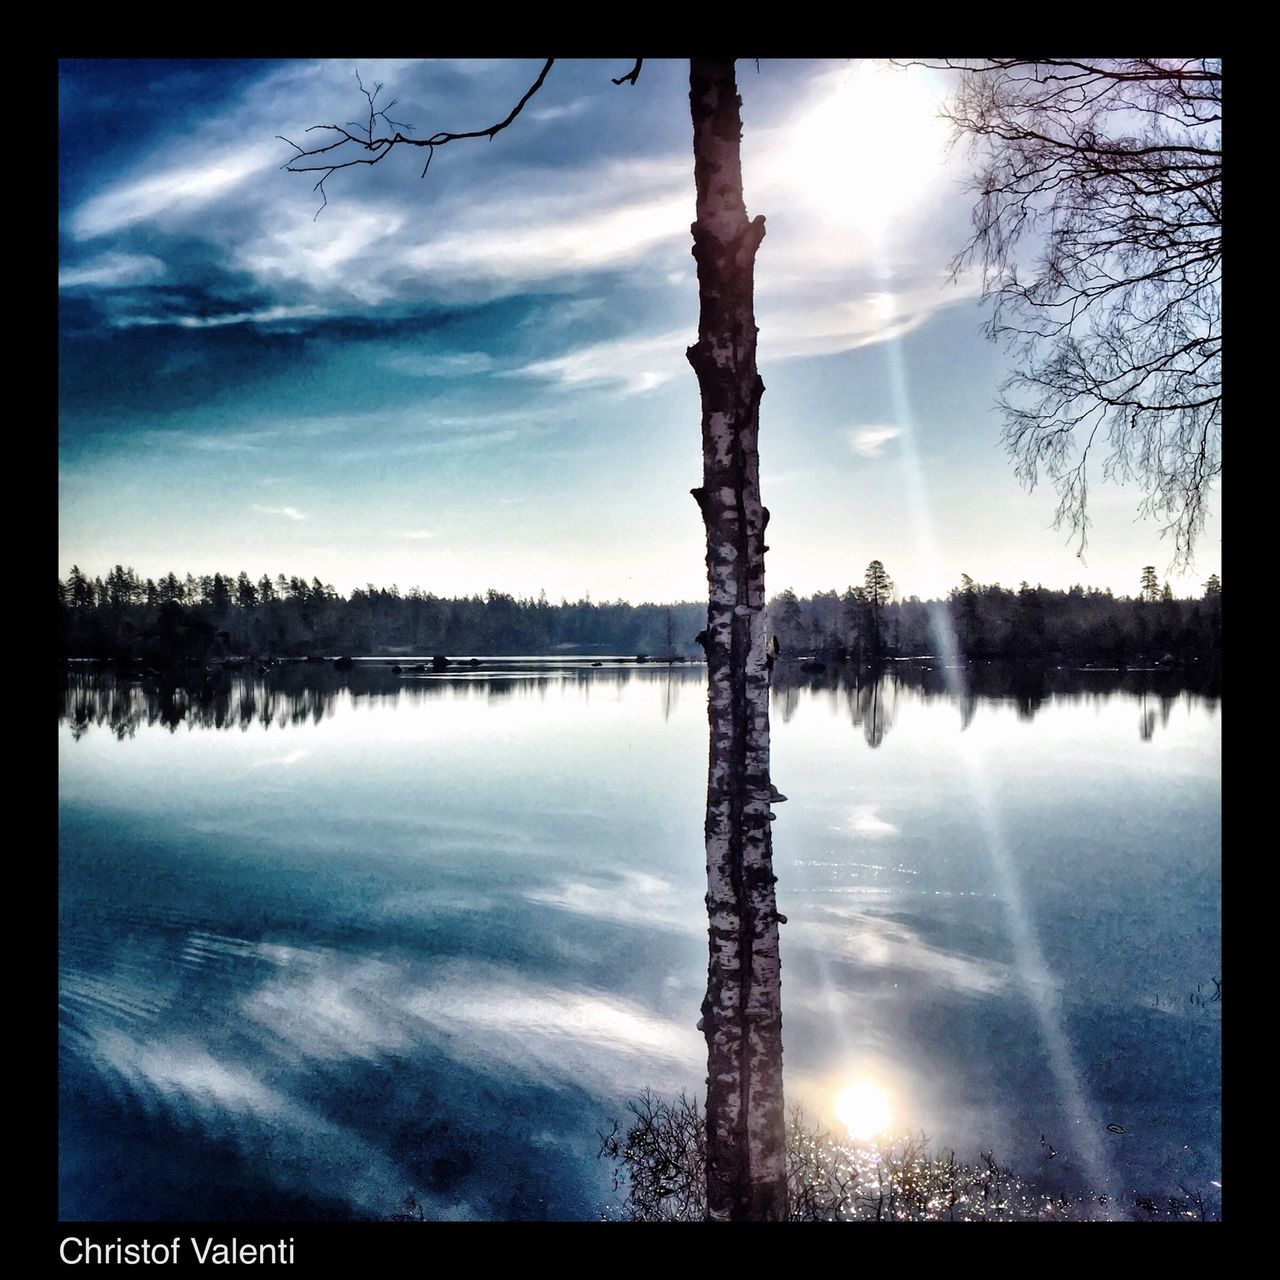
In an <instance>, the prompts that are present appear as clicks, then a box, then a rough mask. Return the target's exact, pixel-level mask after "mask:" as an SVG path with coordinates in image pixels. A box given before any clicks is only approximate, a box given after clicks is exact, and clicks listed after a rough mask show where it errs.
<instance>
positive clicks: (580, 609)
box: [58, 565, 706, 666]
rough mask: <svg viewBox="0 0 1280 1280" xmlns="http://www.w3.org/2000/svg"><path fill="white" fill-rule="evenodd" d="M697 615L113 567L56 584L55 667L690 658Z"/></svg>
mask: <svg viewBox="0 0 1280 1280" xmlns="http://www.w3.org/2000/svg"><path fill="white" fill-rule="evenodd" d="M705 612H706V609H705V606H704V605H701V604H670V605H658V604H647V603H646V604H636V605H633V604H628V603H626V602H625V601H621V600H617V601H609V602H603V603H596V602H594V601H592V600H591V599H590V597H589V596H588V597H585V598H583V599H581V600H576V601H573V602H570V601H566V600H561V601H560V603H559V604H552V603H551V602H550V601H549V600H548V599H547V598H546V594H545V593H543V594H541V595H539V596H538V598H537V599H525V598H518V597H516V596H513V595H510V594H508V593H506V592H503V591H497V590H489V591H488V592H486V593H485V594H484V595H472V596H465V597H441V596H437V595H434V594H433V593H431V592H425V591H422V590H420V589H419V588H416V587H415V588H413V589H412V590H410V591H408V592H405V593H403V594H402V593H401V591H400V589H399V588H398V587H396V586H391V587H375V586H374V585H373V584H372V583H370V584H369V585H367V586H365V587H363V588H356V589H355V590H353V591H352V592H351V593H350V594H349V595H346V596H344V595H342V594H341V593H340V592H338V591H337V590H336V589H335V588H334V587H333V585H332V584H329V583H322V582H321V581H320V580H319V578H312V579H311V580H310V581H307V579H305V578H299V577H297V576H291V577H288V578H286V577H285V576H284V574H279V575H277V576H276V577H275V578H271V577H269V576H268V575H265V574H264V575H263V576H262V577H260V578H258V579H257V580H256V581H255V580H254V579H252V578H250V576H249V575H248V574H247V573H244V572H241V573H239V574H236V575H234V576H233V575H231V574H223V573H214V574H206V575H203V576H199V577H197V576H194V575H192V574H187V575H186V576H185V577H183V578H179V577H178V576H177V575H176V574H174V573H169V574H167V575H166V576H165V577H163V578H160V579H159V580H155V579H152V578H145V579H144V578H140V577H139V576H138V575H137V574H136V573H135V572H134V571H133V570H132V569H131V568H126V567H124V566H122V565H116V566H115V567H114V568H113V569H112V570H111V571H110V572H109V573H108V574H107V575H106V577H105V578H104V577H101V576H99V577H95V578H92V579H90V578H89V577H87V576H86V575H85V574H84V573H83V572H82V571H81V570H80V568H79V566H73V567H72V569H71V572H70V574H69V575H68V577H67V578H66V580H65V581H64V580H62V579H59V582H58V618H59V625H58V648H59V653H60V654H61V655H62V656H64V657H77V658H121V659H126V660H131V659H139V660H142V661H146V662H149V663H151V664H152V665H163V666H173V665H183V664H201V663H206V662H209V661H214V660H217V659H219V658H223V657H227V656H250V655H252V656H261V657H304V656H333V655H339V654H355V655H361V654H369V655H372V654H386V655H394V654H398V653H415V654H432V655H434V654H455V655H457V654H478V653H484V654H493V655H517V654H541V653H554V652H566V651H581V652H606V651H607V652H617V653H626V654H646V655H649V656H652V657H663V658H665V657H672V656H674V657H680V658H687V657H692V656H694V655H695V654H696V653H697V652H698V650H697V646H696V644H695V643H694V640H693V637H694V636H695V635H696V633H697V631H698V629H699V628H700V627H701V626H702V625H703V619H704V616H705Z"/></svg>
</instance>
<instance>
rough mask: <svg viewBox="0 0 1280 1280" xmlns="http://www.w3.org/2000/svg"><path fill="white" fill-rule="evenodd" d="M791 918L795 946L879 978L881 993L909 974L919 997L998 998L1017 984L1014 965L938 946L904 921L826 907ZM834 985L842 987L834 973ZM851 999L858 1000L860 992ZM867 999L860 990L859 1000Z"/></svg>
mask: <svg viewBox="0 0 1280 1280" xmlns="http://www.w3.org/2000/svg"><path fill="white" fill-rule="evenodd" d="M789 919H790V926H789V928H790V933H789V938H790V939H791V941H792V942H793V943H795V944H798V945H800V946H803V947H805V948H807V949H810V950H813V951H815V952H819V953H821V954H822V955H823V956H824V957H825V958H827V959H834V960H837V961H846V962H850V963H852V964H854V965H856V966H858V967H859V969H861V970H863V971H864V973H863V975H862V976H864V977H865V976H868V975H869V974H873V973H875V974H879V975H880V979H879V980H878V981H876V982H874V983H873V984H872V985H873V986H874V987H876V988H878V989H883V988H887V987H889V986H890V983H891V981H892V979H893V978H894V977H895V976H898V977H902V976H904V975H911V978H912V981H911V984H910V986H911V989H912V990H913V991H916V992H920V991H929V990H930V989H931V988H932V989H933V990H936V989H937V988H944V989H947V990H950V991H953V992H956V993H959V994H963V995H967V996H972V997H977V996H990V995H993V994H995V993H997V992H1000V991H1004V990H1007V989H1009V988H1010V986H1011V984H1012V983H1013V979H1014V973H1013V970H1011V969H1010V967H1009V966H1008V965H1005V964H1000V963H997V962H996V961H992V960H985V959H981V958H979V957H975V956H970V955H965V954H963V953H961V952H958V951H948V950H946V949H944V948H942V947H938V946H935V945H934V944H932V943H929V942H926V941H925V940H924V939H923V938H922V937H921V936H920V934H919V933H917V932H916V931H914V930H912V929H910V928H909V927H907V926H906V925H905V924H903V923H902V922H901V921H900V920H894V919H888V918H886V917H884V916H882V915H877V914H875V913H874V912H870V911H859V910H857V909H855V908H852V907H841V906H825V905H823V906H815V907H806V909H805V910H804V911H803V912H801V911H795V910H793V911H792V912H791V914H790V917H789ZM831 980H832V983H833V985H835V986H836V987H838V986H839V978H838V976H836V973H835V972H834V971H833V974H832V979H831ZM905 985H906V984H905V983H904V986H905ZM848 994H849V998H850V999H853V998H854V993H848ZM865 994H866V992H865V989H863V988H862V987H861V986H860V987H859V989H858V991H857V993H856V995H857V997H858V998H861V997H862V996H864V995H865ZM829 998H830V996H829V994H827V995H824V996H823V999H824V1001H825V1000H827V999H829Z"/></svg>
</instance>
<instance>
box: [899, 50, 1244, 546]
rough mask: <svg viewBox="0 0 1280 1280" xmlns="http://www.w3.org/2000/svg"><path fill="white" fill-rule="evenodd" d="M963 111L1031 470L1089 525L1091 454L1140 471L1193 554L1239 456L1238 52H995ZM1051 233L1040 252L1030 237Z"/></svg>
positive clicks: (1168, 527) (1144, 509) (967, 86)
mask: <svg viewBox="0 0 1280 1280" xmlns="http://www.w3.org/2000/svg"><path fill="white" fill-rule="evenodd" d="M924 65H928V66H933V67H942V68H948V69H952V70H959V71H961V73H962V74H961V77H960V85H959V89H958V91H957V92H956V94H955V95H954V97H953V99H952V101H951V103H950V105H949V107H948V108H947V111H946V114H947V117H948V118H949V119H950V121H951V123H952V125H953V126H954V129H955V133H956V135H957V137H959V138H962V139H965V140H967V141H968V142H969V143H971V144H972V149H973V151H974V152H975V154H976V158H977V174H976V176H975V178H974V180H973V184H972V185H973V189H974V190H975V191H976V192H977V194H978V200H977V203H976V204H975V206H974V209H973V228H974V233H973V238H972V239H971V241H970V242H969V244H968V245H967V247H966V248H965V249H963V250H962V251H961V252H960V253H959V254H958V255H957V257H956V260H955V263H954V266H955V269H956V270H957V271H959V270H960V269H962V268H965V267H967V266H969V265H970V264H975V263H976V264H977V265H978V266H979V267H980V268H981V271H982V278H983V286H984V295H985V297H986V298H987V299H988V300H990V301H991V302H992V303H993V309H992V315H991V320H990V322H989V324H988V327H987V331H988V334H989V336H990V337H991V338H993V339H995V340H998V341H1001V342H1003V343H1005V344H1006V345H1007V346H1008V348H1009V350H1010V351H1011V352H1012V354H1013V355H1014V356H1015V361H1014V369H1015V372H1014V373H1013V374H1012V376H1011V377H1010V378H1009V380H1008V381H1007V382H1006V384H1005V387H1004V391H1005V395H1004V397H1003V399H1002V400H1001V408H1002V410H1003V414H1004V420H1005V428H1004V439H1005V443H1006V445H1007V447H1008V449H1009V452H1010V454H1011V455H1012V457H1013V458H1014V460H1015V462H1016V466H1017V472H1018V475H1019V476H1020V478H1021V479H1022V480H1023V481H1024V483H1026V484H1027V485H1028V487H1031V486H1033V485H1034V484H1035V483H1036V480H1037V478H1038V476H1039V474H1040V471H1041V470H1042V469H1043V470H1044V472H1045V474H1047V476H1048V477H1049V479H1050V480H1051V481H1052V482H1053V483H1054V484H1055V486H1056V488H1057V492H1058V498H1059V504H1058V509H1057V516H1056V522H1057V524H1058V525H1059V526H1060V527H1061V526H1066V527H1069V528H1070V530H1071V531H1072V534H1073V535H1074V536H1075V537H1077V538H1078V542H1079V550H1080V552H1081V554H1083V551H1084V549H1085V546H1086V541H1087V531H1088V526H1089V517H1088V495H1089V472H1088V466H1089V462H1090V459H1091V456H1092V454H1093V452H1094V449H1095V446H1096V443H1097V442H1099V441H1100V440H1101V441H1106V443H1107V445H1108V446H1109V452H1108V453H1107V455H1106V457H1105V459H1104V460H1103V463H1102V475H1103V477H1104V478H1114V479H1117V480H1121V481H1132V482H1135V483H1136V484H1138V485H1139V486H1140V487H1141V489H1142V491H1143V498H1142V500H1141V503H1140V505H1139V513H1140V514H1142V515H1146V516H1151V517H1154V518H1156V519H1158V520H1160V521H1161V522H1162V524H1163V532H1164V533H1166V534H1169V535H1171V536H1172V538H1173V543H1174V555H1173V563H1174V565H1175V566H1177V567H1185V566H1186V565H1187V564H1188V563H1189V561H1190V558H1191V554H1192V551H1193V549H1194V546H1195V541H1196V538H1197V536H1198V535H1199V533H1200V532H1201V531H1202V529H1203V527H1204V518H1205V507H1204V504H1205V500H1206V498H1207V497H1208V495H1209V493H1210V491H1211V488H1212V486H1213V484H1214V481H1215V480H1216V479H1217V477H1218V476H1219V475H1220V474H1221V471H1222V413H1221V359H1222V313H1221V293H1220V290H1221V252H1222V205H1221V195H1222V149H1221V145H1222V144H1221V107H1222V71H1221V62H1220V60H1219V59H1216V58H1127V59H1084V60H1081V59H1068V58H1042V59H1023V58H979V59H962V60H952V59H944V60H942V61H940V62H937V61H929V62H926V63H925V64H924ZM1037 237H1042V240H1041V241H1040V246H1039V247H1038V248H1036V249H1035V253H1036V256H1035V257H1034V258H1032V257H1031V256H1030V254H1029V253H1028V252H1026V251H1027V250H1028V249H1029V248H1030V247H1031V246H1029V245H1028V243H1027V242H1028V241H1035V240H1036V239H1037Z"/></svg>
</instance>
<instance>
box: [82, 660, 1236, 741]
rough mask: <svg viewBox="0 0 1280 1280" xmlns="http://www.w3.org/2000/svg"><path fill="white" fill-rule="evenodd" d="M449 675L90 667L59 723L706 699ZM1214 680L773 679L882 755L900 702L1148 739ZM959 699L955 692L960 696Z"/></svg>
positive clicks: (1212, 690)
mask: <svg viewBox="0 0 1280 1280" xmlns="http://www.w3.org/2000/svg"><path fill="white" fill-rule="evenodd" d="M495 666H496V664H486V666H485V667H483V668H480V669H477V670H474V671H472V670H469V669H468V670H464V671H458V672H453V673H435V672H426V673H419V672H417V671H413V670H409V671H402V670H400V669H398V668H395V667H393V664H392V663H391V662H390V661H384V662H366V663H357V664H355V665H353V666H352V667H351V668H350V669H339V668H337V667H335V666H334V664H333V663H282V664H277V665H273V666H271V667H269V668H266V669H259V668H257V667H253V666H250V665H248V664H240V665H238V666H234V667H217V668H215V669H214V670H212V671H209V672H204V673H199V674H196V675H195V676H194V678H188V679H173V678H167V677H164V676H159V675H156V676H153V675H149V674H146V673H133V674H128V673H121V672H116V671H112V670H110V669H109V668H103V667H101V666H97V665H95V664H89V663H74V664H72V665H71V666H70V667H69V668H64V670H63V673H62V677H61V683H60V687H59V694H58V718H59V721H60V722H62V723H65V724H68V725H70V727H71V730H72V734H73V736H75V737H77V738H78V737H79V736H80V735H81V734H83V733H84V732H85V731H86V730H88V729H89V728H90V727H98V728H106V729H109V730H110V731H111V732H112V733H114V734H116V735H117V736H118V737H122V738H123V737H127V736H129V735H131V734H132V733H133V732H134V731H135V730H136V729H137V728H138V727H139V726H140V725H144V726H155V725H161V726H163V727H165V728H168V729H170V730H171V731H176V730H177V729H178V728H179V727H185V728H189V729H191V728H200V729H233V728H239V729H242V730H248V729H250V728H251V727H253V726H255V725H256V726H259V727H261V728H269V727H271V726H273V725H275V726H286V725H302V724H307V723H319V722H320V721H321V720H323V719H324V718H325V717H326V716H328V715H331V714H332V713H333V711H334V708H335V706H336V704H337V700H338V699H339V698H340V697H343V696H349V697H352V698H355V699H366V700H371V701H372V700H377V701H382V702H387V701H389V702H391V703H395V702H398V701H399V700H400V699H405V700H407V701H408V702H410V703H420V702H424V701H430V700H433V699H438V698H443V697H446V696H448V697H452V698H458V697H470V698H483V699H485V700H487V701H491V702H492V701H505V700H507V699H511V698H517V697H520V698H527V697H546V696H548V694H549V692H550V691H551V690H552V689H553V687H558V689H559V691H560V692H562V691H563V687H564V686H565V685H566V684H568V685H572V686H577V687H581V688H583V689H584V691H586V692H588V693H589V691H590V688H591V686H592V684H593V683H597V682H600V683H604V684H607V685H608V686H610V687H612V688H616V687H617V686H618V685H620V684H626V683H627V682H629V681H632V680H645V681H650V682H658V683H659V684H660V686H661V694H662V697H661V706H662V714H663V717H664V719H665V718H669V717H670V715H671V713H672V711H673V710H674V709H675V707H676V706H677V705H678V702H679V697H680V691H681V689H683V688H685V687H689V688H690V690H691V692H692V691H693V688H694V687H695V686H696V687H697V690H698V692H701V685H702V682H703V680H704V672H703V668H702V667H701V666H686V665H683V664H677V665H673V666H663V667H658V668H655V667H653V666H646V667H638V666H635V665H621V664H608V663H606V664H602V665H601V666H599V667H593V666H591V665H588V664H587V663H577V664H570V663H566V664H563V665H555V666H546V667H543V668H539V669H536V670H535V669H532V668H528V667H520V666H518V665H517V666H512V667H511V668H509V669H506V670H503V669H495ZM1220 684H1221V679H1220V676H1219V674H1218V672H1217V669H1216V668H1215V667H1213V666H1205V667H1203V668H1189V669H1182V670H1129V671H1119V670H1104V669H1097V668H1093V669H1089V668H1085V669H1077V668H1066V667H1062V668H1057V667H1045V666H1043V665H1040V664H1035V663H1007V662H997V661H989V662H980V663H972V664H969V665H968V667H967V668H966V671H965V679H964V681H963V682H960V683H959V685H958V683H957V682H956V681H955V680H953V679H948V672H947V671H946V669H945V668H944V667H943V665H942V664H940V663H938V662H935V661H912V660H904V661H898V662H891V663H888V664H871V665H867V666H862V667H859V666H857V665H855V664H853V663H839V664H831V665H829V666H828V665H826V664H822V663H814V662H798V661H794V660H788V659H783V660H781V661H779V662H778V663H777V665H776V666H775V668H774V672H773V688H772V701H773V705H774V708H775V709H776V710H777V711H778V712H779V713H780V715H781V717H782V720H783V722H784V723H787V722H789V721H790V720H791V718H792V717H793V716H794V714H795V712H796V709H797V707H798V706H799V705H800V702H801V701H802V699H803V698H806V697H820V698H825V699H826V700H827V701H828V702H829V703H830V704H831V705H832V706H838V705H842V706H843V707H844V708H845V709H846V711H847V714H848V716H849V721H850V723H851V724H852V725H853V726H854V727H855V728H858V729H861V731H862V734H863V737H864V739H865V740H866V743H867V745H868V746H870V747H873V748H874V747H878V746H880V745H881V743H882V742H884V740H885V737H886V736H887V735H888V733H889V731H890V730H891V729H892V727H893V721H894V714H895V711H896V708H897V705H898V702H899V699H900V697H902V696H908V697H917V698H926V699H930V700H933V699H937V698H943V699H946V700H947V701H949V702H951V703H953V704H955V705H956V706H957V708H958V710H959V713H960V719H961V725H962V727H968V725H969V723H970V722H971V721H972V720H973V718H974V716H975V714H976V712H977V708H978V706H979V704H981V703H986V704H988V705H991V704H1005V705H1013V706H1016V707H1017V710H1018V714H1019V716H1020V717H1021V718H1023V719H1026V720H1030V719H1032V718H1033V717H1034V716H1035V714H1036V712H1037V711H1038V710H1039V709H1040V707H1041V706H1042V705H1043V704H1044V703H1045V702H1046V701H1047V700H1049V699H1054V700H1057V701H1062V700H1066V701H1069V702H1081V701H1089V700H1098V701H1102V700H1105V699H1107V698H1110V697H1113V696H1115V695H1117V694H1120V695H1127V696H1130V697H1133V698H1136V699H1137V702H1138V708H1139V736H1140V737H1141V738H1143V739H1144V740H1149V739H1150V738H1152V737H1153V736H1154V734H1155V733H1156V731H1157V728H1158V727H1163V726H1165V725H1167V724H1168V721H1169V717H1170V715H1171V713H1172V710H1173V708H1174V706H1175V704H1176V703H1177V702H1178V701H1179V700H1180V699H1182V698H1185V697H1187V696H1196V697H1200V698H1205V699H1209V700H1215V699H1217V698H1218V697H1219V696H1220V692H1221V689H1220ZM958 687H959V688H961V689H962V691H961V692H957V688H958Z"/></svg>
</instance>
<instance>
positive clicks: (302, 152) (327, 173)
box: [276, 58, 640, 218]
mask: <svg viewBox="0 0 1280 1280" xmlns="http://www.w3.org/2000/svg"><path fill="white" fill-rule="evenodd" d="M554 63H555V59H554V58H548V59H547V60H546V62H545V63H544V64H543V66H542V70H541V71H540V72H539V73H538V78H537V79H536V80H535V81H534V82H533V83H532V84H531V85H530V86H529V88H528V89H526V90H525V92H524V96H523V97H522V98H521V99H520V101H519V102H517V103H516V105H515V106H514V107H512V108H511V110H510V111H509V112H508V113H507V115H506V117H505V118H504V119H502V120H499V121H498V122H497V123H496V124H491V125H489V126H487V127H486V128H484V129H469V130H466V131H465V132H462V133H451V132H449V131H447V130H442V131H441V132H439V133H433V134H432V135H431V136H430V137H429V138H411V137H408V136H407V135H408V134H410V133H412V132H413V130H412V128H411V127H410V126H409V125H406V124H403V123H400V122H399V121H396V120H393V119H392V118H391V117H390V116H389V115H388V114H387V112H388V111H390V110H391V108H392V107H394V106H395V104H396V100H395V99H394V98H393V99H392V100H391V101H390V102H389V103H387V105H386V106H385V107H382V108H378V107H377V106H376V102H377V97H378V94H379V93H381V92H382V85H380V84H377V85H374V87H373V89H372V90H369V89H366V88H365V87H364V81H363V80H361V79H360V73H359V72H358V71H357V72H356V83H357V84H358V85H359V86H360V92H361V93H362V94H364V96H365V99H366V100H367V102H368V104H369V116H368V120H367V121H365V122H364V123H363V124H359V123H355V122H351V121H349V122H348V123H347V124H346V125H339V124H313V125H312V126H311V127H310V128H309V129H307V133H316V132H320V133H331V134H336V135H337V137H336V138H335V139H334V140H333V141H332V142H329V143H328V144H327V145H324V146H316V147H310V148H307V147H301V146H299V145H298V143H296V142H294V141H292V140H291V139H289V138H286V137H284V136H283V135H282V134H277V135H276V137H277V138H279V139H280V141H281V142H285V143H288V145H289V146H291V147H292V148H293V149H294V150H295V151H296V152H297V153H298V154H297V155H296V156H294V157H293V159H292V160H291V161H290V162H289V163H288V164H286V165H284V166H283V167H284V168H285V169H286V170H287V171H288V172H289V173H318V174H319V175H320V178H319V180H318V181H317V182H316V184H315V186H314V187H313V188H312V190H314V191H318V192H319V193H320V200H321V203H320V208H319V209H317V210H316V213H315V216H316V217H317V218H318V217H319V216H320V213H321V211H322V210H323V209H324V208H325V206H326V205H327V204H328V203H329V196H328V193H327V192H326V190H325V183H326V182H328V180H329V179H330V178H331V177H333V175H334V174H335V173H337V172H338V171H339V170H340V169H350V168H353V167H354V166H356V165H374V164H377V163H379V161H381V160H383V159H385V158H386V157H387V156H388V155H390V154H391V152H392V151H393V150H394V149H395V148H396V147H398V146H406V147H426V149H427V160H426V163H425V164H424V165H423V166H422V176H423V177H424V178H425V177H426V176H427V170H428V169H429V168H430V167H431V159H432V157H433V156H434V155H435V150H436V148H437V147H443V146H444V145H445V144H446V143H450V142H461V141H463V140H464V139H467V138H488V139H489V140H490V141H491V142H492V141H493V139H494V138H495V137H496V136H497V135H498V134H499V133H501V132H502V131H503V129H505V128H506V127H507V126H508V125H509V124H510V123H511V122H512V121H513V120H514V119H515V118H516V117H517V116H518V115H519V114H520V112H521V111H523V110H524V108H525V104H526V103H527V102H528V101H529V99H530V98H532V97H533V95H534V94H535V93H537V92H538V90H539V89H541V88H542V85H543V82H544V81H545V80H546V78H547V73H548V72H549V71H550V70H551V67H552V65H553V64H554ZM639 73H640V68H639V65H638V64H637V66H636V69H635V72H634V74H635V75H639ZM615 83H616V82H615ZM633 83H634V81H633ZM379 122H381V124H382V125H383V126H385V127H386V128H387V129H388V130H394V132H393V133H391V134H389V135H388V134H386V133H383V134H379V135H378V136H376V137H375V136H374V131H375V129H377V128H378V127H379ZM353 131H354V132H353ZM348 146H354V147H356V148H359V149H361V150H364V151H367V152H370V153H371V154H370V155H366V156H358V155H357V156H352V157H351V158H350V159H338V158H337V157H338V156H339V155H344V156H345V155H350V153H349V152H345V151H343V150H342V148H344V147H348ZM322 156H328V157H330V158H329V159H327V160H323V161H321V163H319V164H300V163H299V161H302V160H315V159H317V158H319V157H322Z"/></svg>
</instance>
